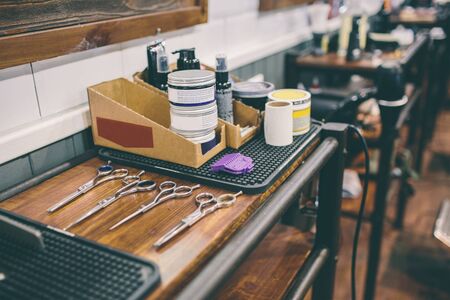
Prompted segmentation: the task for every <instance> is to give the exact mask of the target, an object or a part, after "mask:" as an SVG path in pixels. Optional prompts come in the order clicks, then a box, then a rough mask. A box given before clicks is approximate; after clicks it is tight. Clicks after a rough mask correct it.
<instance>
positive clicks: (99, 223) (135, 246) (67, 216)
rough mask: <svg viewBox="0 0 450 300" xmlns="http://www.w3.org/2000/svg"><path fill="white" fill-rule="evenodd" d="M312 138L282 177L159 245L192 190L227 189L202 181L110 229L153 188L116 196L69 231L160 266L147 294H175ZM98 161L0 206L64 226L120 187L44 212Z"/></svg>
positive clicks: (108, 186)
mask: <svg viewBox="0 0 450 300" xmlns="http://www.w3.org/2000/svg"><path fill="white" fill-rule="evenodd" d="M317 143H318V141H316V142H315V143H313V144H311V145H310V147H309V148H308V149H307V151H305V152H304V154H303V156H302V157H300V158H299V159H298V160H297V161H296V162H295V163H293V164H292V165H291V167H290V169H289V170H288V171H287V172H286V173H285V174H284V175H283V176H282V178H280V179H279V180H278V181H277V182H276V183H275V184H274V185H273V186H272V187H271V188H270V189H269V190H268V191H267V192H265V193H264V194H259V195H243V196H240V197H239V198H238V201H237V202H236V204H235V205H234V206H232V207H230V208H224V209H220V210H218V211H216V212H214V213H213V214H212V215H209V216H208V217H206V218H204V219H202V220H201V221H200V222H198V223H197V224H195V225H194V226H193V227H192V228H190V229H188V230H187V231H185V232H184V233H183V234H181V235H180V236H178V237H176V238H175V239H174V240H172V241H171V242H169V243H168V244H167V245H166V246H164V247H163V248H161V249H159V250H157V249H155V248H154V247H152V245H153V243H154V242H155V241H156V240H157V239H159V238H160V237H161V236H162V235H164V234H165V233H166V232H167V231H168V230H170V229H171V228H172V227H173V226H175V225H176V224H178V223H179V222H180V221H181V219H182V218H184V217H185V216H187V215H188V214H190V213H191V212H193V211H194V210H195V209H196V205H195V202H194V196H195V195H197V194H198V193H200V192H211V193H213V194H215V195H220V194H222V193H227V191H225V190H221V189H218V188H210V187H205V186H202V187H201V188H200V189H197V190H196V192H195V193H194V195H193V196H191V197H189V198H183V199H178V200H170V201H168V202H166V203H164V204H161V205H160V206H158V207H156V208H154V209H153V210H151V211H149V212H147V213H145V214H144V215H141V216H139V217H137V218H135V219H134V220H132V221H130V222H128V223H125V224H124V225H122V226H120V227H118V228H116V229H115V230H113V231H110V230H109V227H111V226H112V225H114V224H115V223H116V222H117V221H119V220H120V219H122V218H123V217H125V216H127V215H128V214H130V213H132V212H133V211H135V210H136V209H138V208H139V207H140V205H141V204H144V203H148V202H149V201H150V200H151V199H153V197H154V196H155V195H156V194H157V191H153V192H148V193H140V194H134V195H130V196H127V197H124V198H122V199H120V200H118V201H117V202H115V203H113V204H112V205H111V206H109V207H107V208H106V209H103V210H102V211H101V212H99V213H98V214H96V215H94V216H92V217H91V218H89V219H87V220H86V221H85V222H83V223H81V224H79V225H77V226H75V227H72V228H71V229H70V230H69V231H70V232H72V233H75V234H77V235H80V236H83V237H85V238H87V239H90V240H94V241H97V242H99V243H102V244H104V245H107V246H110V247H113V248H117V249H120V250H123V251H125V252H129V253H133V254H135V255H137V256H140V257H144V258H148V259H150V260H152V261H153V262H155V263H156V264H157V265H158V266H159V268H160V273H161V284H160V285H159V287H158V288H157V289H156V290H155V291H154V292H153V293H152V294H151V295H150V296H149V298H151V299H161V298H168V297H170V296H173V295H174V294H176V293H177V292H178V291H179V290H180V289H181V288H182V287H183V286H184V285H185V284H186V283H187V282H188V281H189V280H190V279H192V276H193V274H194V273H196V271H198V270H199V268H201V266H202V265H203V264H204V263H205V261H206V260H207V259H208V258H209V257H211V256H212V255H213V254H214V253H215V251H216V250H218V249H219V248H220V247H221V245H223V244H224V243H225V242H226V241H227V240H228V239H229V237H230V236H231V235H232V234H233V233H234V232H236V231H237V230H238V229H239V228H240V227H241V226H242V225H243V224H244V223H245V221H246V220H247V219H248V218H249V217H250V216H251V215H252V213H253V212H254V211H255V210H256V208H257V207H259V206H260V205H261V203H263V202H264V200H265V199H267V197H268V196H269V195H270V194H271V193H272V192H273V191H274V190H275V189H276V188H277V187H278V186H280V185H281V183H282V182H283V181H284V180H285V179H286V178H287V176H288V175H290V174H291V173H292V172H293V171H294V170H295V169H296V168H297V167H298V166H299V165H300V164H301V162H302V161H303V160H304V159H305V157H307V155H309V153H311V152H312V151H313V149H314V148H315V146H316V145H317ZM102 164H104V162H102V161H101V160H100V159H98V158H94V159H91V160H89V161H87V162H84V163H82V164H80V165H78V166H76V167H74V168H72V169H69V170H68V171H66V172H63V173H62V174H60V175H58V176H55V177H53V178H51V179H49V180H47V181H45V182H43V183H42V184H40V185H38V186H36V187H34V188H31V189H29V190H27V191H25V192H23V193H21V194H19V195H17V196H15V197H13V198H10V199H8V200H6V201H4V202H2V203H0V208H3V209H6V210H10V211H13V212H15V213H17V214H20V215H23V216H25V217H28V218H31V219H33V220H36V221H39V222H42V223H44V224H48V225H52V226H54V227H57V228H64V227H65V226H67V225H68V224H69V223H71V222H72V221H74V220H75V219H77V218H78V217H80V216H81V215H82V214H84V213H85V212H86V211H88V210H89V209H91V208H92V207H93V206H94V205H95V204H96V203H97V202H98V201H100V200H101V199H103V198H105V197H107V196H109V195H111V194H112V193H114V192H115V191H116V190H117V189H118V188H119V187H121V186H122V185H121V183H120V181H112V182H108V183H105V184H103V185H101V186H99V187H97V188H95V189H94V190H92V191H90V192H89V193H87V194H86V195H83V196H81V197H80V198H78V199H77V200H75V201H74V202H73V203H71V204H69V205H68V206H66V207H64V208H62V209H60V210H59V211H57V212H55V213H53V214H48V213H47V212H46V210H47V208H49V207H50V206H52V205H53V204H55V203H57V202H58V201H59V200H61V199H62V198H64V197H65V196H66V195H68V194H70V193H71V192H73V191H74V190H75V189H76V188H77V187H78V186H80V185H81V184H83V183H85V182H86V181H88V180H89V179H91V178H92V177H93V176H94V175H95V174H96V168H97V167H98V166H99V165H102ZM115 167H116V168H118V167H120V166H117V165H115ZM128 169H129V170H130V174H131V175H133V174H136V173H137V172H138V171H139V170H137V169H133V168H128ZM142 178H143V179H152V180H154V181H156V182H157V183H161V182H163V181H165V180H169V179H171V178H169V177H167V176H162V175H158V174H154V173H146V174H145V175H144V176H143V177H142ZM174 181H175V182H177V183H178V184H179V185H181V184H186V185H193V184H194V183H192V182H188V181H182V180H178V179H176V180H174Z"/></svg>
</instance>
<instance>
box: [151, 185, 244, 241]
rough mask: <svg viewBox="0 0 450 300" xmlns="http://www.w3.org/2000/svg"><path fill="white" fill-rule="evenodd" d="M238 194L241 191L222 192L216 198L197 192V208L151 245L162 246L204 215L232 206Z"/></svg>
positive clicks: (209, 194) (240, 193)
mask: <svg viewBox="0 0 450 300" xmlns="http://www.w3.org/2000/svg"><path fill="white" fill-rule="evenodd" d="M239 195H242V191H240V192H239V193H236V194H223V195H220V196H219V197H217V198H216V197H215V196H214V195H213V194H211V193H201V194H198V195H197V196H196V197H195V202H196V203H197V205H198V208H197V209H196V210H195V211H194V212H193V213H191V214H190V215H189V216H187V217H186V218H184V219H183V220H181V222H180V223H178V225H177V226H175V227H174V228H172V229H171V230H170V231H169V232H167V233H166V234H165V235H164V236H162V237H161V238H160V239H159V240H157V241H156V243H155V244H153V246H155V247H157V248H159V247H161V246H163V245H164V244H166V243H167V242H168V241H170V240H171V239H173V238H174V237H175V236H177V235H178V234H180V233H181V232H183V231H184V230H186V229H187V228H189V227H191V226H192V225H194V224H195V223H197V222H198V221H200V220H201V219H202V218H204V217H205V216H207V215H209V214H211V213H213V212H215V211H216V210H218V209H220V208H226V207H230V206H232V205H233V204H234V203H235V202H236V198H237V197H238V196H239Z"/></svg>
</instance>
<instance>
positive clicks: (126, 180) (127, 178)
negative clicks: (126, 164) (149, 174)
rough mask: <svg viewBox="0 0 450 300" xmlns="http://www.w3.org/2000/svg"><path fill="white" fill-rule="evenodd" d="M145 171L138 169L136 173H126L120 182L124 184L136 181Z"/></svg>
mask: <svg viewBox="0 0 450 300" xmlns="http://www.w3.org/2000/svg"><path fill="white" fill-rule="evenodd" d="M144 173H145V171H144V170H142V171H140V172H139V173H137V174H136V175H128V176H125V177H124V179H122V182H123V183H124V184H126V185H128V184H130V183H133V182H136V183H137V182H138V181H139V180H140V179H141V176H142V175H143V174H144Z"/></svg>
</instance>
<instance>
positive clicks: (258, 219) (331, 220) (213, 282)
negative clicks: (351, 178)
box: [176, 123, 347, 300]
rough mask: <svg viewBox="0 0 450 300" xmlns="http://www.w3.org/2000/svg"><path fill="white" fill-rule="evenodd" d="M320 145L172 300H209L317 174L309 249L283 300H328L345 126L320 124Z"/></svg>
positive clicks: (335, 250)
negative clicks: (315, 216) (314, 226)
mask: <svg viewBox="0 0 450 300" xmlns="http://www.w3.org/2000/svg"><path fill="white" fill-rule="evenodd" d="M322 136H323V138H324V140H323V142H322V143H321V144H320V145H319V147H318V148H317V149H316V150H315V151H314V152H313V153H312V154H311V155H310V156H309V157H308V158H307V160H306V161H305V162H304V163H303V165H302V166H301V167H299V168H298V169H297V170H296V171H295V172H294V173H293V174H292V175H291V176H290V177H289V178H288V179H287V180H286V182H285V183H284V184H283V185H282V186H281V187H280V188H279V189H278V190H276V191H275V192H274V193H273V194H272V195H271V196H270V197H269V198H268V199H267V200H266V201H265V203H264V204H263V205H262V206H261V207H260V208H259V209H258V210H257V212H256V213H255V214H254V215H253V216H252V218H251V219H250V220H248V221H247V224H246V225H245V226H244V227H243V228H242V229H241V230H240V231H239V232H237V233H236V234H235V235H234V236H233V237H232V238H231V239H230V240H229V241H228V242H227V243H226V244H225V246H224V247H223V248H222V249H221V250H219V252H218V253H217V254H216V255H215V256H214V257H213V258H212V259H211V260H210V261H209V262H208V264H207V265H206V266H205V267H204V268H203V269H202V270H201V271H200V272H199V273H198V274H197V276H196V277H195V278H194V279H192V281H191V282H190V283H189V284H188V285H187V286H186V287H185V288H184V289H183V290H182V291H181V292H180V293H179V294H178V295H177V297H176V298H177V299H208V298H210V297H211V296H213V295H214V294H215V293H217V292H218V291H219V290H220V287H221V284H223V283H224V282H226V280H227V279H228V278H229V277H230V276H231V275H232V273H233V271H235V270H236V269H237V268H238V267H239V265H240V264H241V263H242V262H243V261H244V259H245V258H246V257H247V256H248V255H249V254H250V253H251V251H252V250H253V249H254V248H255V247H256V246H257V245H258V244H259V242H261V241H262V240H263V238H264V237H265V236H266V235H267V234H268V232H269V231H270V229H271V228H272V227H273V226H274V225H275V224H276V223H277V222H278V221H279V220H280V218H281V217H282V215H283V214H284V213H285V212H286V210H287V209H288V208H289V207H290V206H291V205H292V203H294V202H295V201H297V200H298V197H299V195H300V193H301V191H302V189H303V188H304V187H305V186H306V185H307V183H309V182H310V181H311V180H312V178H313V177H314V176H315V175H316V174H317V173H318V172H320V178H321V180H320V187H322V188H319V189H320V192H319V211H318V221H317V236H316V242H315V244H314V248H313V250H312V251H311V253H310V254H309V256H308V259H307V260H306V263H305V264H304V265H303V267H302V268H301V269H300V270H299V272H298V273H297V275H296V278H295V280H294V281H293V283H292V284H291V286H290V289H289V291H288V294H287V298H294V299H300V298H302V296H304V295H305V294H306V292H307V291H308V290H309V289H310V288H311V287H312V286H313V297H314V299H316V300H319V299H331V298H332V297H333V288H334V275H335V270H336V259H337V253H338V247H339V228H340V227H339V224H340V206H341V193H342V180H343V170H344V162H345V152H346V151H345V147H346V136H347V125H345V124H338V123H329V124H325V125H324V126H323V129H322Z"/></svg>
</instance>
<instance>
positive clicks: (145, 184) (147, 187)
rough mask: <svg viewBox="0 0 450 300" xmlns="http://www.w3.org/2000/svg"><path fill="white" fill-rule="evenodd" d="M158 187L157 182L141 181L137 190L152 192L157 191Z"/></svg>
mask: <svg viewBox="0 0 450 300" xmlns="http://www.w3.org/2000/svg"><path fill="white" fill-rule="evenodd" d="M155 187H156V182H154V181H153V180H142V181H139V182H138V183H137V185H136V187H135V188H136V189H137V191H139V192H140V191H151V190H153V189H155Z"/></svg>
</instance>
